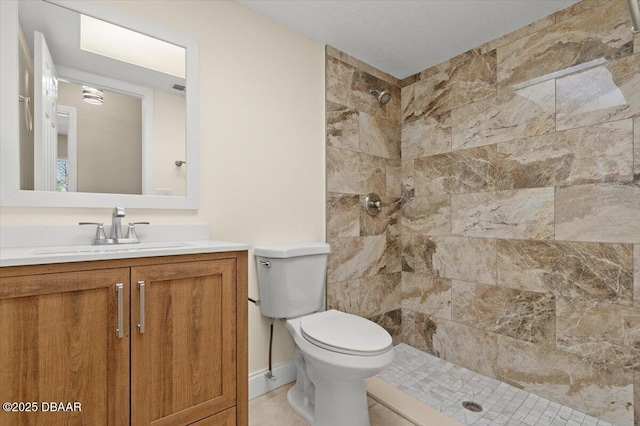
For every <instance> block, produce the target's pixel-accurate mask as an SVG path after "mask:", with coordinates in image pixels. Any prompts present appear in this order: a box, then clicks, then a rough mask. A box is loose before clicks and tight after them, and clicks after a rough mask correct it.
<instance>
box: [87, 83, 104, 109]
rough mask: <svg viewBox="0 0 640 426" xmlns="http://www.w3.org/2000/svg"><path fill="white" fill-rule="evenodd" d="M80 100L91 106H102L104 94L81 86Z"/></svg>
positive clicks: (92, 88) (98, 90)
mask: <svg viewBox="0 0 640 426" xmlns="http://www.w3.org/2000/svg"><path fill="white" fill-rule="evenodd" d="M82 100H83V101H85V102H86V103H88V104H91V105H102V104H103V103H104V92H102V90H100V89H96V88H95V87H90V86H82Z"/></svg>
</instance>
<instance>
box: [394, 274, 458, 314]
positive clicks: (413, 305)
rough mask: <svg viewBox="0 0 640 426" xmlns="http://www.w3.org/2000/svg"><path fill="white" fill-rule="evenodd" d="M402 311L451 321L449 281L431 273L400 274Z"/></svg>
mask: <svg viewBox="0 0 640 426" xmlns="http://www.w3.org/2000/svg"><path fill="white" fill-rule="evenodd" d="M402 309H407V310H410V311H417V312H421V313H423V314H428V315H431V316H433V317H438V318H444V319H448V320H450V319H451V280H449V279H446V278H440V277H437V276H435V275H434V274H432V273H424V272H423V273H412V272H403V273H402Z"/></svg>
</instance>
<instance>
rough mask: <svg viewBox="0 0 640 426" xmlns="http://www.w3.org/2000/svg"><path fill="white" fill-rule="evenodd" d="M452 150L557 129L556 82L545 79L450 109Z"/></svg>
mask: <svg viewBox="0 0 640 426" xmlns="http://www.w3.org/2000/svg"><path fill="white" fill-rule="evenodd" d="M451 123H452V127H451V134H452V142H451V147H452V149H453V150H458V149H463V148H471V147H474V146H482V145H491V144H494V143H497V142H506V141H509V140H514V139H520V138H526V137H529V136H536V135H541V134H544V133H548V132H551V131H553V130H555V82H554V81H546V82H544V83H540V84H536V85H533V86H529V87H526V88H524V89H520V90H517V91H514V92H508V93H503V94H500V95H498V96H497V97H492V98H489V99H487V100H484V101H480V102H475V103H472V104H469V105H466V106H463V107H460V108H457V109H455V110H453V111H452V112H451Z"/></svg>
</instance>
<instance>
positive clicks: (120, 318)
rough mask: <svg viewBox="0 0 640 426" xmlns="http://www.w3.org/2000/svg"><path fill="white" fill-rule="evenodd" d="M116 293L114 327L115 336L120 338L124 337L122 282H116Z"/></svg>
mask: <svg viewBox="0 0 640 426" xmlns="http://www.w3.org/2000/svg"><path fill="white" fill-rule="evenodd" d="M116 293H118V328H116V336H118V338H120V339H122V338H123V337H124V284H122V283H118V284H116Z"/></svg>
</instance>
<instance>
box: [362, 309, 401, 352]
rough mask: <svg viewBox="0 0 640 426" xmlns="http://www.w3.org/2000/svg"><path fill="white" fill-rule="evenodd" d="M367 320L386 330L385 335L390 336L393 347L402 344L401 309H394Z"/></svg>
mask: <svg viewBox="0 0 640 426" xmlns="http://www.w3.org/2000/svg"><path fill="white" fill-rule="evenodd" d="M367 319H368V320H369V321H373V322H375V323H376V324H378V325H379V326H380V327H382V328H384V329H385V330H387V333H389V334H390V335H391V339H392V344H393V345H397V344H398V343H401V342H402V309H394V310H393V311H387V312H384V313H382V314H378V315H375V316H373V317H368V318H367Z"/></svg>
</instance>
